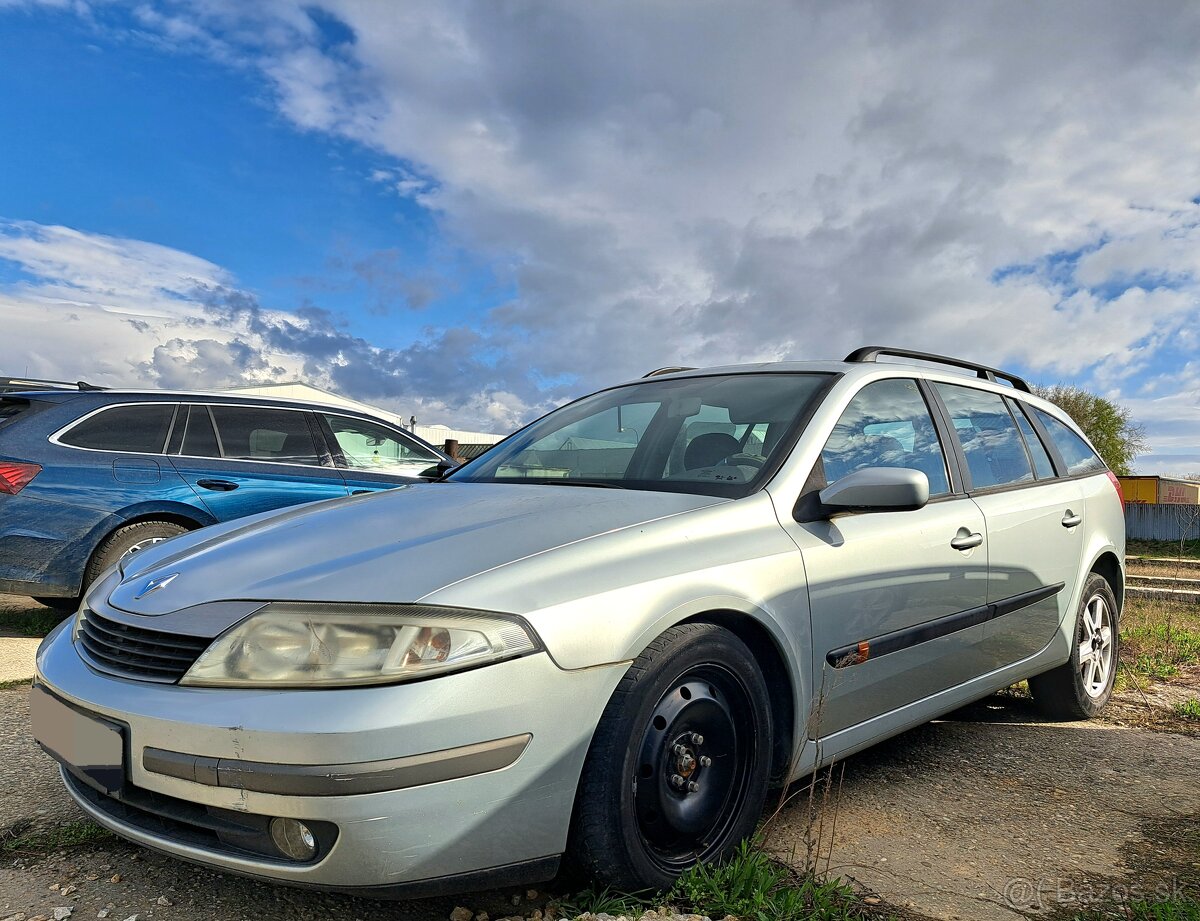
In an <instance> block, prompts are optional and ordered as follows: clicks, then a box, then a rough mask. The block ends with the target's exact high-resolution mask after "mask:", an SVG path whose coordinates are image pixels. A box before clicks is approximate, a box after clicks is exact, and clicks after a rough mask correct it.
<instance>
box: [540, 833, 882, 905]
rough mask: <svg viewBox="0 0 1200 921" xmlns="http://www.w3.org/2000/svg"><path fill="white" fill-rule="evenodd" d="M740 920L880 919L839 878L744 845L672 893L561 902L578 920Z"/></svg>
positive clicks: (607, 893)
mask: <svg viewBox="0 0 1200 921" xmlns="http://www.w3.org/2000/svg"><path fill="white" fill-rule="evenodd" d="M662 905H670V906H672V907H673V908H674V909H677V910H679V911H681V912H691V913H693V914H697V915H707V916H708V917H710V918H724V917H726V916H727V915H733V916H734V917H736V918H738V919H740V921H857V919H864V918H877V917H879V915H878V913H877V910H876V909H874V908H872V906H871V905H869V904H866V903H864V902H863V901H862V900H861V899H859V898H858V896H857V895H855V893H854V890H853V889H851V888H850V887H849V886H848V885H846V884H845V883H843V882H842V881H841V880H839V879H835V880H822V879H819V878H817V877H816V876H812V875H805V874H800V873H797V872H796V871H794V870H792V869H790V868H789V867H787V866H785V865H784V864H782V863H780V862H779V861H777V860H775V859H774V858H773V857H770V856H769V855H768V854H767V853H766V852H765V851H763V850H761V849H760V848H759V847H758V846H757V845H755V844H753V843H751V842H749V841H743V842H742V843H741V845H739V846H738V849H737V851H736V853H735V854H734V855H733V857H732V858H731V859H730V860H729V861H727V862H726V863H723V864H721V865H719V866H718V865H714V864H697V865H696V866H694V867H692V869H690V870H688V871H687V872H686V873H684V874H683V876H681V877H679V879H678V880H677V881H676V882H675V885H674V886H672V887H671V889H670V890H668V891H667V892H657V893H656V892H639V893H628V892H617V891H616V890H613V889H607V888H606V889H601V890H594V889H587V890H584V891H583V892H580V893H577V894H575V895H573V896H570V897H568V898H564V899H559V900H558V910H559V913H560V914H561V915H562V916H563V917H566V918H573V917H575V916H577V915H581V914H583V913H585V912H592V913H593V914H601V913H604V914H609V915H627V916H629V917H633V918H636V917H638V916H639V915H641V914H642V913H643V912H645V911H648V910H649V909H651V908H655V907H657V906H662Z"/></svg>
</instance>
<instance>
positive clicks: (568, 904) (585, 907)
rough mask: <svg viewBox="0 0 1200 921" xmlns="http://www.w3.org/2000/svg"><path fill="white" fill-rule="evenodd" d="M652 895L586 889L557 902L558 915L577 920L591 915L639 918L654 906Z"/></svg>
mask: <svg viewBox="0 0 1200 921" xmlns="http://www.w3.org/2000/svg"><path fill="white" fill-rule="evenodd" d="M650 896H651V893H640V894H639V893H629V892H618V891H617V890H616V889H610V888H609V887H608V886H605V887H604V888H603V889H584V890H583V891H582V892H577V893H575V894H574V895H572V896H568V897H567V898H563V899H559V900H558V901H557V905H558V913H559V914H560V915H562V916H563V917H564V918H575V917H578V916H579V915H583V914H587V913H589V912H590V913H591V914H594V915H601V914H603V915H629V916H632V917H637V916H638V915H640V914H642V913H643V912H645V911H647V910H649V909H650V908H651V907H653V905H654V900H653V899H652V898H651V897H650Z"/></svg>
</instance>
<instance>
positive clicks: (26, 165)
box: [0, 11, 503, 345]
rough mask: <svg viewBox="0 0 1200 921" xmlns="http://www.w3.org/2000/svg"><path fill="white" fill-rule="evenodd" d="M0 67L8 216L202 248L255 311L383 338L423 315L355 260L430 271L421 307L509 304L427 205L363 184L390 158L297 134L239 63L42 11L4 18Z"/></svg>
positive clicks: (1, 187)
mask: <svg viewBox="0 0 1200 921" xmlns="http://www.w3.org/2000/svg"><path fill="white" fill-rule="evenodd" d="M122 22H124V23H126V24H127V25H128V24H129V22H128V19H127V18H126V17H124V16H120V15H118V16H115V17H113V24H115V25H119V24H120V23H122ZM0 60H3V61H5V62H6V63H5V66H4V67H3V68H0V99H2V100H3V102H0V119H2V120H3V124H4V126H5V130H4V135H5V137H6V138H7V141H6V143H5V148H6V149H5V153H4V159H5V164H6V167H5V169H4V171H3V173H0V206H2V208H3V214H4V215H5V216H12V217H20V218H22V219H26V220H33V221H37V222H39V223H46V224H65V225H67V226H70V227H74V228H80V229H86V230H88V231H93V232H96V233H102V234H107V235H112V236H117V237H125V238H133V239H138V240H149V241H154V242H156V243H159V244H162V245H165V246H169V247H173V248H175V249H179V250H183V251H185V252H189V253H193V254H195V255H198V256H202V257H203V258H205V259H208V260H210V261H212V262H214V263H216V264H218V265H221V266H223V267H225V268H227V269H229V270H230V271H232V272H233V273H234V274H235V275H236V276H237V278H238V279H239V280H240V282H241V283H242V284H243V285H244V286H245V287H246V288H247V289H249V290H252V291H254V292H255V293H256V294H257V295H258V296H259V297H260V298H261V299H262V300H263V301H265V302H268V303H273V304H279V305H281V306H285V307H295V306H300V305H302V304H303V303H305V302H306V301H311V302H316V301H319V302H320V304H321V306H323V307H325V308H327V309H329V310H333V311H337V312H338V313H339V315H341V316H342V317H344V318H345V320H346V321H347V324H348V327H349V328H350V329H352V330H356V331H358V332H359V333H360V334H362V333H366V332H369V333H370V335H371V338H372V341H374V342H377V343H379V344H381V345H398V344H405V343H407V342H409V341H411V340H412V338H413V336H414V335H416V334H417V333H418V332H419V329H420V327H421V326H422V325H424V323H425V322H427V320H426V316H425V315H424V313H423V312H422V311H414V310H412V309H410V307H409V302H410V301H412V300H413V298H412V297H406V296H405V293H404V292H403V291H397V290H390V289H388V288H387V286H386V284H384V285H380V284H378V283H377V284H375V285H374V286H372V285H371V283H370V282H369V281H367V280H364V278H363V277H362V276H363V274H364V273H365V272H366V271H367V269H365V268H364V269H362V270H360V271H359V272H356V271H355V266H356V265H363V264H364V263H370V262H371V260H372V259H374V264H375V270H376V274H378V275H382V276H386V274H387V273H388V272H392V273H404V274H406V275H408V274H411V275H416V276H420V277H422V278H425V279H426V280H427V284H426V285H424V286H420V287H419V288H418V292H420V294H419V296H417V297H416V300H418V301H422V295H424V294H425V292H426V291H428V295H429V296H430V297H431V298H432V299H431V300H430V301H429V302H428V303H426V304H423V306H424V308H427V309H428V310H430V311H431V310H432V309H433V308H437V309H440V310H450V311H453V312H454V313H455V314H456V315H470V314H471V313H472V312H473V311H476V310H478V309H479V307H480V305H481V304H482V303H485V302H486V301H487V300H488V299H492V300H494V299H495V298H496V297H498V296H503V295H502V292H500V293H499V294H498V293H497V292H498V291H499V290H500V289H499V286H498V284H497V282H496V280H495V278H494V277H493V276H492V274H491V273H490V272H489V271H488V269H487V266H486V265H481V264H479V263H478V262H473V261H472V260H471V258H470V256H469V254H467V253H464V252H461V251H459V250H457V249H456V248H455V247H453V246H448V245H446V244H445V242H444V241H443V240H442V239H441V237H440V235H439V234H438V232H437V227H436V223H435V222H434V221H433V220H432V219H431V217H430V215H429V213H428V212H427V211H426V210H425V209H423V208H421V207H420V206H419V205H417V204H415V203H414V202H413V201H412V200H411V199H405V198H401V197H400V196H398V195H396V194H395V193H394V192H393V191H392V190H391V189H390V187H389V186H387V185H385V184H384V183H382V182H379V181H371V180H370V176H371V175H372V174H373V173H374V172H375V171H377V170H381V169H387V168H390V167H392V166H393V165H394V158H388V157H385V156H381V155H380V154H379V153H376V152H372V151H370V150H368V149H365V148H364V147H363V146H362V145H360V144H356V143H353V142H349V141H346V140H342V139H339V138H334V137H329V136H327V135H321V134H318V133H315V132H304V131H298V130H297V129H296V127H295V126H294V125H293V124H290V123H289V122H287V121H286V120H285V119H284V118H282V117H281V116H280V115H279V114H277V112H276V111H275V110H274V108H273V106H272V105H271V101H270V99H269V98H268V96H267V94H266V93H265V92H264V89H263V86H262V85H261V81H256V80H254V79H252V77H251V75H250V74H248V73H247V72H246V71H244V70H239V69H233V68H229V67H220V66H213V64H212V62H211V61H209V60H205V59H203V58H201V57H199V56H197V55H195V54H191V53H182V54H181V53H171V52H168V51H165V50H164V49H162V48H161V47H160V46H156V45H154V44H152V43H151V42H149V41H147V40H145V39H139V38H138V37H136V36H131V35H129V34H128V33H125V34H123V33H122V31H116V32H113V31H108V30H104V31H100V30H98V29H97V28H96V27H95V26H94V25H93V24H91V23H89V22H85V21H81V20H79V19H78V18H76V17H75V16H73V15H70V14H63V13H58V12H54V11H50V12H31V13H21V12H17V13H15V14H13V13H10V14H8V15H7V16H6V17H5V20H4V24H3V28H2V29H0ZM64 61H70V62H71V64H70V66H67V67H64V66H63V62H64ZM5 268H6V270H7V273H8V274H9V277H11V275H12V273H14V272H15V271H16V270H17V268H18V267H17V266H13V265H11V264H9V265H8V266H5ZM381 288H382V290H381Z"/></svg>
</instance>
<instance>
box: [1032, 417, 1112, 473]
mask: <svg viewBox="0 0 1200 921" xmlns="http://www.w3.org/2000/svg"><path fill="white" fill-rule="evenodd" d="M1034 413H1035V414H1036V415H1037V418H1038V421H1039V422H1040V423H1042V428H1044V429H1045V430H1046V434H1047V435H1049V436H1050V440H1051V441H1052V442H1054V446H1055V447H1056V448H1058V453H1059V454H1060V455H1062V459H1063V463H1065V464H1066V465H1067V475H1068V476H1082V475H1084V474H1088V473H1100V472H1102V471H1104V470H1107V469H1108V465H1107V464H1106V463H1104V461H1102V460H1101V459H1100V456H1099V455H1098V454H1097V453H1096V452H1095V451H1093V450H1092V449H1091V448H1090V447H1088V443H1087V442H1086V441H1084V440H1083V439H1082V438H1080V437H1079V435H1077V434H1076V433H1075V432H1074V431H1073V430H1072V429H1071V427H1070V426H1069V425H1067V424H1066V423H1065V422H1060V421H1059V420H1058V419H1055V418H1054V417H1053V416H1052V415H1050V414H1049V413H1047V412H1042V410H1040V409H1035V410H1034Z"/></svg>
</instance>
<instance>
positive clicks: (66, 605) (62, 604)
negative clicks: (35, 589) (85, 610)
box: [33, 598, 79, 615]
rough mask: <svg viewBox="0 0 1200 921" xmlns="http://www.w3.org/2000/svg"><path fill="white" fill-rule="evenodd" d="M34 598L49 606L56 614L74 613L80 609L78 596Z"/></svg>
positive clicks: (39, 602)
mask: <svg viewBox="0 0 1200 921" xmlns="http://www.w3.org/2000/svg"><path fill="white" fill-rule="evenodd" d="M33 600H34V601H36V602H37V603H38V604H40V605H44V606H45V607H48V608H49V609H50V610H51V611H53V612H54V613H55V614H63V615H66V614H74V613H75V612H76V611H78V610H79V599H78V598H34V599H33Z"/></svg>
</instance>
